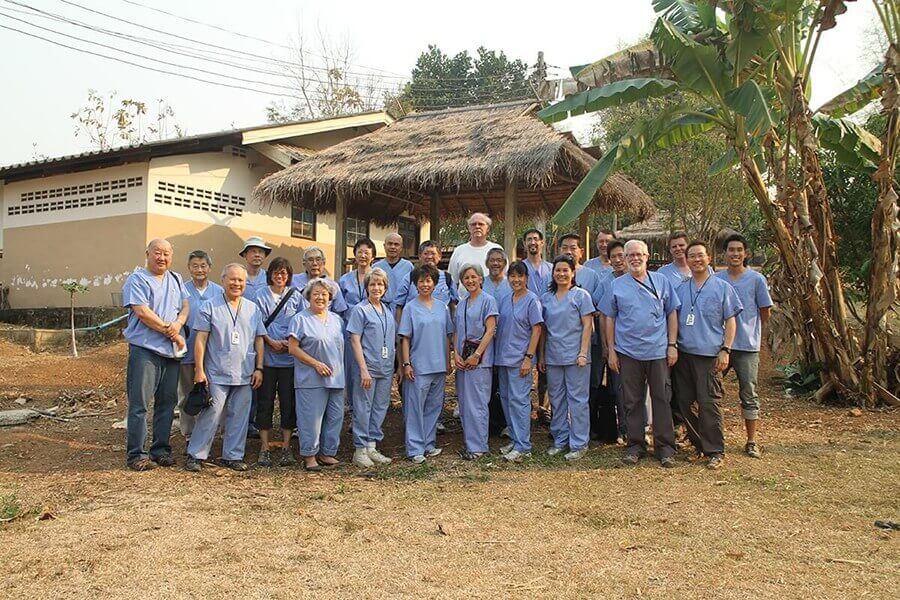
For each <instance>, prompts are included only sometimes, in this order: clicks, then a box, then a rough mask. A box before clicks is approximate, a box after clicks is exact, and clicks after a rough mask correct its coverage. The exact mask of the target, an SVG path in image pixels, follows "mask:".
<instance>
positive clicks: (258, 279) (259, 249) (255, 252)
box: [238, 236, 272, 300]
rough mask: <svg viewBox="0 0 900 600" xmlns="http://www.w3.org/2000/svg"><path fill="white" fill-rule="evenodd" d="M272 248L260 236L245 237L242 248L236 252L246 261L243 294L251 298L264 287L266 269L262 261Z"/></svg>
mask: <svg viewBox="0 0 900 600" xmlns="http://www.w3.org/2000/svg"><path fill="white" fill-rule="evenodd" d="M271 252H272V249H271V248H270V247H269V246H267V245H266V242H265V240H263V239H262V238H261V237H257V236H253V237H249V238H247V239H246V241H245V242H244V247H243V249H242V250H241V251H240V252H239V253H238V254H239V255H240V256H241V257H242V258H243V259H244V261H245V262H246V263H247V291H246V292H244V296H245V297H247V298H249V299H250V300H253V299H254V298H256V292H258V291H259V290H260V289H262V288H264V287H266V285H267V283H266V270H265V269H264V268H263V266H262V264H263V261H265V260H266V257H267V256H269V253H271Z"/></svg>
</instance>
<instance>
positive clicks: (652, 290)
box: [629, 273, 659, 300]
mask: <svg viewBox="0 0 900 600" xmlns="http://www.w3.org/2000/svg"><path fill="white" fill-rule="evenodd" d="M629 275H630V273H629ZM631 278H632V279H634V282H635V283H637V284H638V285H639V286H641V287H642V288H644V289H645V290H647V291H648V292H650V293H651V294H653V297H654V298H656V299H657V300H659V293H658V292H657V291H656V284H655V283H653V277H651V276H650V273H647V281H649V282H650V285H647V284H646V283H644V282H643V281H639V280H638V278H637V277H635V276H634V275H631Z"/></svg>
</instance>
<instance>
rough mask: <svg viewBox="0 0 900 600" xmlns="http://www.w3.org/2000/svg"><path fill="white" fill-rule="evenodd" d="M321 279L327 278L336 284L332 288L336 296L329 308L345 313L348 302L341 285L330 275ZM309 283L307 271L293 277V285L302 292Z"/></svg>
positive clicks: (340, 313) (338, 312)
mask: <svg viewBox="0 0 900 600" xmlns="http://www.w3.org/2000/svg"><path fill="white" fill-rule="evenodd" d="M320 279H327V280H328V281H330V282H331V283H333V284H334V285H333V286H332V288H331V291H332V292H333V293H334V298H332V299H331V304H330V305H329V306H328V310H330V311H331V312H333V313H337V314H339V315H342V314H344V311H345V310H347V302H346V301H345V300H344V293H343V292H342V291H341V286H340V285H338V284H337V283H336V282H335V281H334V280H333V279H331V278H330V277H325V276H324V275H323V276H322V277H321V278H320ZM307 283H309V275H307V274H306V272H303V273H298V274H296V275H294V276H293V277H291V287H295V288H297V289H298V290H300V292H303V288H305V287H306V284H307Z"/></svg>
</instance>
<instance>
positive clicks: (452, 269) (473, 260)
mask: <svg viewBox="0 0 900 600" xmlns="http://www.w3.org/2000/svg"><path fill="white" fill-rule="evenodd" d="M492 248H500V249H501V250H502V249H503V246H501V245H500V244H496V243H494V242H485V243H484V246H479V247H477V248H476V247H475V246H473V245H472V244H471V243H470V242H466V243H465V244H461V245H459V246H457V247H456V248H455V249H454V250H453V254H451V255H450V264H449V265H448V266H447V272H448V273H450V277H451V278H453V281H454V282H455V283H456V287H457V289H458V290H459V292H460V294H461V293H462V292H463V290H464V289H465V288H463V285H462V282H461V281H460V280H459V270H460V269H462V267H463V265H468V264H473V265H478V266H479V267H480V268H481V274H482V275H483V276H484V277H487V272H488V270H487V266H486V265H485V264H484V263H485V261H486V260H487V254H488V252H490V250H491V249H492ZM460 298H462V296H460Z"/></svg>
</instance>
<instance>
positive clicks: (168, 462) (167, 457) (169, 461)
mask: <svg viewBox="0 0 900 600" xmlns="http://www.w3.org/2000/svg"><path fill="white" fill-rule="evenodd" d="M150 460H152V461H153V462H155V463H156V465H157V466H158V467H174V466H175V458H174V457H173V456H172V455H171V454H164V455H163V456H159V457H157V458H151V459H150Z"/></svg>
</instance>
